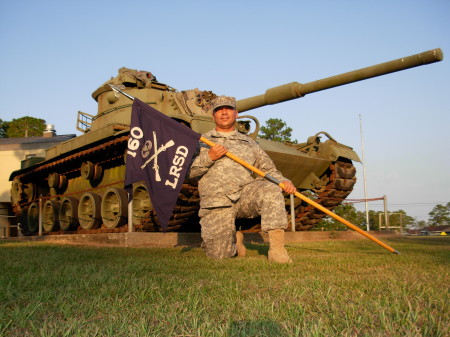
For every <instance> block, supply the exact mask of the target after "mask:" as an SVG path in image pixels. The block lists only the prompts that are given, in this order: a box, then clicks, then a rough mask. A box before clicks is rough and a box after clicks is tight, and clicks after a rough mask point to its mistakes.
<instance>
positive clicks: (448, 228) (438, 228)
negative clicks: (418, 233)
mask: <svg viewBox="0 0 450 337" xmlns="http://www.w3.org/2000/svg"><path fill="white" fill-rule="evenodd" d="M422 230H427V231H429V232H449V231H450V226H449V225H445V226H429V227H425V228H423V229H422Z"/></svg>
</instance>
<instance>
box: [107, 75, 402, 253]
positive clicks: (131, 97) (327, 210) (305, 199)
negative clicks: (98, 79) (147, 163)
mask: <svg viewBox="0 0 450 337" xmlns="http://www.w3.org/2000/svg"><path fill="white" fill-rule="evenodd" d="M109 86H110V87H111V88H112V89H113V90H114V91H115V92H118V93H121V94H123V95H124V96H126V97H128V98H129V99H131V100H133V101H134V97H133V96H131V95H128V94H126V93H124V92H123V91H122V90H120V89H119V88H118V87H116V86H114V85H111V84H110V85H109ZM200 141H202V142H203V143H205V144H207V145H209V146H211V147H213V146H215V145H216V144H215V143H214V142H212V141H210V140H209V139H207V138H205V137H203V136H201V137H200ZM225 155H226V156H227V157H228V158H230V159H232V160H234V161H235V162H237V163H239V164H241V165H242V166H244V167H246V168H248V169H249V170H251V171H253V172H254V173H256V174H257V175H259V176H261V177H263V178H265V179H267V180H269V181H271V182H273V183H274V184H277V185H278V186H280V187H281V188H284V184H283V183H282V182H280V181H278V180H277V179H275V178H274V177H272V176H270V175H268V174H266V173H264V172H263V171H261V170H259V169H258V168H256V167H254V166H253V165H251V164H249V163H247V162H246V161H244V160H242V159H241V158H239V157H237V156H235V155H234V154H232V153H230V152H227V153H226V154H225ZM294 195H295V196H296V197H298V198H300V199H301V200H303V201H305V202H306V203H308V204H310V205H312V206H314V207H315V208H317V209H319V210H320V211H322V212H324V213H325V214H327V215H329V216H331V217H332V218H334V219H336V220H338V221H340V222H341V223H343V224H344V225H346V226H347V227H350V228H351V229H353V230H355V231H357V232H358V233H360V234H362V235H364V236H365V237H367V238H368V239H370V240H372V241H374V242H375V243H377V244H379V245H380V246H382V247H383V248H385V249H387V250H389V251H390V252H392V253H395V254H400V253H399V252H398V251H397V250H395V249H394V248H392V247H390V246H388V245H387V244H385V243H383V242H381V241H380V240H378V239H376V238H375V237H373V236H372V235H370V234H368V233H366V232H364V231H363V230H362V229H360V228H358V227H356V226H355V225H353V224H352V223H350V222H349V221H347V220H345V219H344V218H341V217H340V216H339V215H337V214H335V213H333V212H331V211H330V210H329V209H327V208H325V207H323V206H322V205H320V204H318V203H316V202H315V201H313V200H311V199H309V198H307V197H306V196H304V195H303V194H301V193H299V192H298V191H296V192H295V193H294Z"/></svg>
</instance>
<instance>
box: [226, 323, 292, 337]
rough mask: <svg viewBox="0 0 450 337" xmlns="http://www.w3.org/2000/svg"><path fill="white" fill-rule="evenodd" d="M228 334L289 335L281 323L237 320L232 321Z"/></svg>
mask: <svg viewBox="0 0 450 337" xmlns="http://www.w3.org/2000/svg"><path fill="white" fill-rule="evenodd" d="M228 336H230V337H238V336H246V337H247V336H258V337H261V336H280V337H284V336H286V337H287V334H286V333H285V332H284V331H283V329H282V327H281V326H280V324H278V323H276V322H273V321H237V322H231V324H230V328H229V331H228Z"/></svg>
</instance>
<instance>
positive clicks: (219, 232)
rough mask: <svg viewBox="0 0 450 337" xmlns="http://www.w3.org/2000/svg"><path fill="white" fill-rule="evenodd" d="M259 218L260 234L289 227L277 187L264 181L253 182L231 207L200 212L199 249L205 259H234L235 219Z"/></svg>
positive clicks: (282, 198) (203, 209)
mask: <svg viewBox="0 0 450 337" xmlns="http://www.w3.org/2000/svg"><path fill="white" fill-rule="evenodd" d="M259 215H261V230H262V231H264V232H267V231H269V230H272V229H279V228H281V229H285V228H286V227H287V226H288V221H287V216H286V210H285V205H284V197H283V194H282V192H281V189H280V187H279V186H277V185H275V184H274V183H271V182H269V181H267V180H260V179H258V180H255V181H254V182H252V183H251V184H248V185H246V186H245V187H244V189H243V190H242V194H241V198H240V199H239V200H238V201H237V202H236V203H233V204H232V205H231V206H225V207H214V208H202V209H200V212H199V216H200V224H201V227H202V229H201V231H202V233H201V234H202V239H203V244H202V247H203V249H204V251H205V253H206V255H207V256H208V257H211V258H214V259H222V258H228V257H233V256H235V255H236V253H237V249H236V226H235V219H236V218H238V219H239V218H255V217H257V216H259Z"/></svg>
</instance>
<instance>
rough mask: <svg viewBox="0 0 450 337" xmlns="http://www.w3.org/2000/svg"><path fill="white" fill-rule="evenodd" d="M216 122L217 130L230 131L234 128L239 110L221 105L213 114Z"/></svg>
mask: <svg viewBox="0 0 450 337" xmlns="http://www.w3.org/2000/svg"><path fill="white" fill-rule="evenodd" d="M213 117H214V121H215V123H216V130H217V131H221V132H228V131H233V130H234V123H235V122H236V118H237V111H236V110H234V109H233V108H231V107H226V106H224V107H220V108H218V109H217V110H216V111H214V114H213Z"/></svg>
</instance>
